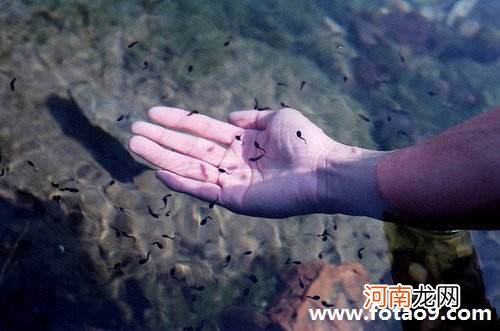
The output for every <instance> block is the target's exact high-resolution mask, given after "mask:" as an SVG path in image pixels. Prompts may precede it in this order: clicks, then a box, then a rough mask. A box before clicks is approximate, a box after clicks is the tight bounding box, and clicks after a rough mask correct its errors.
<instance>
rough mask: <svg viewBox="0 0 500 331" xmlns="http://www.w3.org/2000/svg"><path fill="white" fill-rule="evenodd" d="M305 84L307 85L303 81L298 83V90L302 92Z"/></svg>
mask: <svg viewBox="0 0 500 331" xmlns="http://www.w3.org/2000/svg"><path fill="white" fill-rule="evenodd" d="M306 83H307V82H306V81H305V80H303V81H301V82H300V90H301V91H302V89H303V88H304V85H306Z"/></svg>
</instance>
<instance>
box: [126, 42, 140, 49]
mask: <svg viewBox="0 0 500 331" xmlns="http://www.w3.org/2000/svg"><path fill="white" fill-rule="evenodd" d="M138 43H139V42H138V41H134V42H132V43H130V44H129V45H128V48H132V47H134V46H135V45H137V44H138Z"/></svg>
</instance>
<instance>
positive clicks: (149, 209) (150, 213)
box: [148, 205, 160, 219]
mask: <svg viewBox="0 0 500 331" xmlns="http://www.w3.org/2000/svg"><path fill="white" fill-rule="evenodd" d="M148 213H149V215H151V216H152V217H154V218H156V219H158V218H159V217H160V215H159V214H156V213H155V212H153V210H152V209H151V206H150V205H148Z"/></svg>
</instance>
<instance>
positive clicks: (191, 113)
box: [186, 109, 200, 116]
mask: <svg viewBox="0 0 500 331" xmlns="http://www.w3.org/2000/svg"><path fill="white" fill-rule="evenodd" d="M199 113H200V112H199V111H197V110H196V109H194V110H191V111H190V112H189V113H188V114H187V115H186V116H191V115H193V114H199Z"/></svg>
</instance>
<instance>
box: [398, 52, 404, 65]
mask: <svg viewBox="0 0 500 331" xmlns="http://www.w3.org/2000/svg"><path fill="white" fill-rule="evenodd" d="M399 60H401V62H402V63H405V58H404V56H403V55H402V54H401V53H399Z"/></svg>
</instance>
